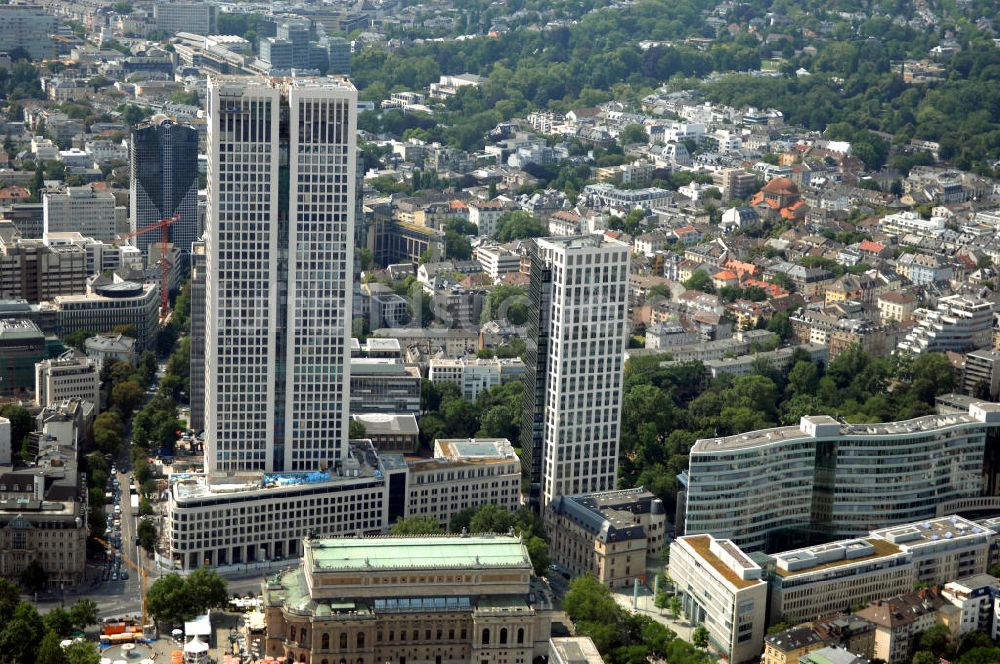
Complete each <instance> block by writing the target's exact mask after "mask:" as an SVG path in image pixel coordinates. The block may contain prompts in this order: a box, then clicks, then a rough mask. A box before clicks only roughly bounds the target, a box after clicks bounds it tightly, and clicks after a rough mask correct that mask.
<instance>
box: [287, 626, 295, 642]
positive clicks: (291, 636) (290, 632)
mask: <svg viewBox="0 0 1000 664" xmlns="http://www.w3.org/2000/svg"><path fill="white" fill-rule="evenodd" d="M288 640H289V641H294V640H295V625H292V626H291V627H289V628H288Z"/></svg>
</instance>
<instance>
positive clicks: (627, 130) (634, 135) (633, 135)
mask: <svg viewBox="0 0 1000 664" xmlns="http://www.w3.org/2000/svg"><path fill="white" fill-rule="evenodd" d="M618 142H619V143H621V144H622V145H631V144H632V143H648V142H649V134H647V133H646V129H645V128H644V127H643V126H642V125H641V124H628V125H625V126H624V127H623V128H622V130H621V133H620V134H618Z"/></svg>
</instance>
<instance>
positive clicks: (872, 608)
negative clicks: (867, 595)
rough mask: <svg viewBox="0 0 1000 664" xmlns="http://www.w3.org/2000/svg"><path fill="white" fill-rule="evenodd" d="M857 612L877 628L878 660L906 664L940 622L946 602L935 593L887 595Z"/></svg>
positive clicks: (929, 591) (876, 653) (876, 649)
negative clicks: (931, 628) (923, 634)
mask: <svg viewBox="0 0 1000 664" xmlns="http://www.w3.org/2000/svg"><path fill="white" fill-rule="evenodd" d="M883 597H887V599H879V600H877V601H875V602H872V603H871V604H869V605H868V606H867V607H865V608H863V609H861V610H860V611H858V612H857V615H859V616H861V617H862V618H864V619H865V620H867V621H869V622H870V623H872V624H874V625H875V650H874V654H875V657H876V658H877V659H880V660H882V661H883V662H886V664H905V663H906V662H909V661H910V660H911V658H912V657H913V653H914V651H915V650H916V645H917V642H918V640H919V638H920V634H921V633H922V632H924V631H925V630H926V629H928V628H930V627H933V626H934V625H935V624H937V622H938V611H939V609H941V608H943V607H944V606H946V604H947V602H946V601H945V600H944V598H942V597H941V595H940V594H939V593H937V592H935V591H934V590H931V589H924V590H919V591H916V592H904V593H900V594H898V595H896V596H891V595H887V594H884V595H883Z"/></svg>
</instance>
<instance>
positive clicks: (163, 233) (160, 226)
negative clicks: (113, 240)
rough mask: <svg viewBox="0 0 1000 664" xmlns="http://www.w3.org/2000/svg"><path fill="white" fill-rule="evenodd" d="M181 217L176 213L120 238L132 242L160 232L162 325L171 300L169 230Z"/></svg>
mask: <svg viewBox="0 0 1000 664" xmlns="http://www.w3.org/2000/svg"><path fill="white" fill-rule="evenodd" d="M180 219H181V215H180V213H179V212H175V213H174V216H172V217H164V218H163V219H160V220H159V221H158V222H156V223H155V224H150V225H149V226H146V227H145V228H140V229H139V230H136V231H132V232H131V233H128V234H126V235H122V236H120V237H119V238H118V239H119V240H120V241H122V242H124V241H125V240H131V239H132V238H134V237H138V236H139V235H143V234H144V233H151V232H152V231H160V260H159V263H160V322H161V323H162V322H163V321H164V320H165V319H166V317H167V311H168V310H169V308H170V300H169V298H168V297H167V269H168V268H169V267H170V262H169V261H168V260H167V244H169V242H168V240H169V234H168V228H169V227H170V225H171V224H175V223H177V222H178V221H180Z"/></svg>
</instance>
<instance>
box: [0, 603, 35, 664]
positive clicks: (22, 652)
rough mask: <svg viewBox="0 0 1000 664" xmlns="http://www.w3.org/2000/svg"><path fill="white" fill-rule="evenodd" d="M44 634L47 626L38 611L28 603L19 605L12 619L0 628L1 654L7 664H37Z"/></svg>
mask: <svg viewBox="0 0 1000 664" xmlns="http://www.w3.org/2000/svg"><path fill="white" fill-rule="evenodd" d="M44 634H45V624H44V623H43V622H42V618H41V616H39V615H38V610H37V609H35V607H34V606H32V605H31V604H29V603H27V602H21V603H19V604H18V605H17V608H16V609H14V615H13V616H12V617H11V619H10V620H9V621H8V622H6V623H5V624H4V625H3V626H2V628H0V653H2V654H3V661H4V662H5V664H6V663H7V662H10V664H33V663H34V662H36V661H37V659H38V645H39V644H40V643H41V641H42V636H43V635H44Z"/></svg>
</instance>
